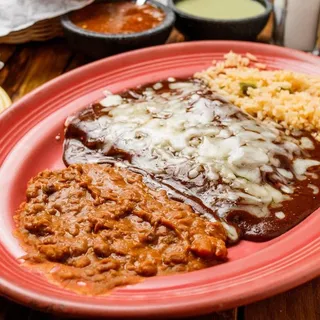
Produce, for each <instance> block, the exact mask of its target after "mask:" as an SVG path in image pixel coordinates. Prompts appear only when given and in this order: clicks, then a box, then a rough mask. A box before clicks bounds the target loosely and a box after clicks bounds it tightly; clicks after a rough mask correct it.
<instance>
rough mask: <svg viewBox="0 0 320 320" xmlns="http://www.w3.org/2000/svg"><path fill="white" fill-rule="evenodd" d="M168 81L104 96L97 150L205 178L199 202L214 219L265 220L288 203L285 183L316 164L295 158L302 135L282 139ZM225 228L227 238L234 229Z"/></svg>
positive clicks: (305, 144) (153, 168) (305, 142)
mask: <svg viewBox="0 0 320 320" xmlns="http://www.w3.org/2000/svg"><path fill="white" fill-rule="evenodd" d="M171 81H172V82H171V83H170V84H169V87H170V88H171V89H172V91H171V92H169V93H168V92H165V93H161V90H160V89H161V88H162V84H161V83H160V84H159V83H157V84H155V85H154V86H153V88H152V87H150V88H147V89H146V90H145V91H144V92H143V94H142V95H141V97H140V98H138V99H124V98H121V97H120V96H118V95H108V96H107V97H106V98H104V99H103V100H102V101H101V104H102V105H103V106H106V107H110V106H116V107H115V108H112V109H111V110H109V109H108V110H107V113H106V115H105V116H104V117H101V118H100V119H99V124H100V126H101V127H103V128H104V137H107V139H108V140H106V141H105V146H104V152H106V153H107V152H108V150H109V149H110V148H111V146H116V148H118V149H122V150H125V151H126V152H128V153H131V154H133V155H135V156H134V157H133V160H132V161H133V164H134V165H135V166H138V167H140V168H143V169H144V170H146V171H148V172H151V173H153V174H155V175H157V174H166V175H168V174H170V175H171V176H172V177H173V178H176V179H177V180H179V179H180V180H183V179H184V178H186V179H187V180H190V181H193V183H194V185H195V186H197V183H198V180H199V179H200V177H205V178H206V179H207V180H208V181H209V182H210V181H211V182H210V183H211V184H210V188H208V189H207V190H206V191H205V192H204V194H203V197H202V200H203V203H204V204H205V205H207V206H209V207H211V208H214V209H215V210H216V211H217V212H218V215H219V216H220V217H222V218H223V217H224V216H225V215H226V213H228V212H230V211H231V210H245V211H247V212H249V213H250V214H252V215H254V216H256V217H265V216H267V215H269V214H270V213H269V210H268V207H269V206H270V205H271V204H272V205H276V204H277V203H281V202H282V201H284V200H288V199H290V194H292V193H293V192H294V189H293V188H292V187H289V186H288V182H289V181H290V180H292V179H293V178H294V177H295V176H299V177H300V179H301V180H302V178H303V176H304V175H305V174H306V172H307V170H308V168H309V167H311V166H316V165H320V162H318V161H315V160H310V159H304V158H303V157H302V152H301V148H305V149H312V148H313V145H312V141H311V140H309V139H308V138H300V140H299V137H297V138H293V137H286V136H285V135H284V134H283V133H282V132H281V131H280V130H279V129H278V128H277V126H276V125H274V124H272V123H270V122H269V123H267V124H265V123H261V122H258V121H257V120H256V119H254V118H252V117H250V116H248V115H247V114H244V113H243V112H241V111H239V109H238V108H237V107H235V106H233V105H232V104H229V103H226V102H225V101H224V100H223V99H222V98H221V97H218V96H214V95H213V96H212V98H211V99H208V98H207V97H206V96H203V95H202V91H203V87H202V86H201V85H200V84H197V83H194V82H174V79H171ZM300 145H301V146H300ZM281 157H285V158H286V159H288V161H291V162H292V161H293V171H290V170H288V169H287V168H286V169H285V168H284V167H283V164H282V162H281V161H282V160H281ZM184 171H187V174H184V173H183V172H184ZM265 174H269V175H270V176H271V177H274V178H276V179H278V181H280V182H279V183H280V184H281V187H280V188H277V189H276V188H275V187H273V185H272V184H269V183H266V182H265V180H264V178H263V177H264V175H265ZM185 190H186V192H188V188H185ZM277 216H278V218H279V219H282V215H281V214H278V215H277ZM225 224H226V223H225ZM225 227H226V230H227V231H228V233H229V237H230V238H232V239H233V240H234V239H235V237H236V233H237V232H236V230H235V229H234V228H233V227H232V226H229V225H228V227H227V226H226V225H225Z"/></svg>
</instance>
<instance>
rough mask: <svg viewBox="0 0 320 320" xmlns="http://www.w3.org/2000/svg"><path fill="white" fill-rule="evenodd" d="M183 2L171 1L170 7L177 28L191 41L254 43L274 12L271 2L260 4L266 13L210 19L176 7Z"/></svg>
mask: <svg viewBox="0 0 320 320" xmlns="http://www.w3.org/2000/svg"><path fill="white" fill-rule="evenodd" d="M179 1H181V0H169V6H170V7H171V8H172V10H173V11H174V12H175V14H176V28H177V29H178V30H179V31H180V32H182V33H183V34H184V35H185V36H186V37H187V38H188V39H189V40H213V39H224V40H247V41H253V40H255V39H256V37H257V36H258V34H259V33H260V32H261V31H262V29H263V28H264V27H265V25H266V24H267V22H268V19H269V17H270V14H271V11H272V4H271V2H270V1H269V0H254V1H257V2H260V3H261V4H262V5H263V6H264V7H265V11H264V12H263V13H261V14H259V15H256V16H253V17H249V18H243V19H209V18H201V17H199V16H195V15H192V14H188V13H185V12H183V11H181V10H180V9H178V8H177V7H176V4H177V3H178V2H179Z"/></svg>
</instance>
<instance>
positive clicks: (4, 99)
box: [0, 87, 12, 112]
mask: <svg viewBox="0 0 320 320" xmlns="http://www.w3.org/2000/svg"><path fill="white" fill-rule="evenodd" d="M11 104H12V101H11V99H10V98H9V96H8V95H7V93H6V92H5V91H4V90H3V89H2V88H1V87H0V112H2V111H3V110H4V109H6V108H8V107H9V106H10V105H11Z"/></svg>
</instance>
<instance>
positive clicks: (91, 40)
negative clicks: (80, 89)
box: [61, 0, 175, 59]
mask: <svg viewBox="0 0 320 320" xmlns="http://www.w3.org/2000/svg"><path fill="white" fill-rule="evenodd" d="M117 1H119V0H100V1H96V2H117ZM147 3H149V4H151V5H153V6H155V7H157V8H159V9H162V10H163V11H164V13H165V18H164V20H163V21H162V22H161V23H160V24H159V25H158V26H157V27H155V28H152V29H149V30H146V31H143V32H136V33H130V34H121V33H119V34H113V33H99V32H94V31H90V30H87V29H83V28H81V27H78V26H77V25H75V24H74V23H73V22H72V21H71V19H70V14H65V15H63V16H62V17H61V24H62V27H63V30H64V34H65V37H66V38H67V41H68V43H69V45H70V47H71V48H72V49H73V50H75V51H77V52H81V53H84V54H85V55H87V56H90V57H92V58H94V59H99V58H103V57H106V56H110V55H113V54H117V53H120V52H125V51H129V50H134V49H139V48H143V47H149V46H154V45H159V44H163V43H165V42H166V40H167V39H168V37H169V35H170V32H171V30H172V28H173V25H174V22H175V15H174V13H173V11H172V10H171V9H170V8H169V7H167V6H165V5H163V4H161V3H159V2H156V1H153V0H147Z"/></svg>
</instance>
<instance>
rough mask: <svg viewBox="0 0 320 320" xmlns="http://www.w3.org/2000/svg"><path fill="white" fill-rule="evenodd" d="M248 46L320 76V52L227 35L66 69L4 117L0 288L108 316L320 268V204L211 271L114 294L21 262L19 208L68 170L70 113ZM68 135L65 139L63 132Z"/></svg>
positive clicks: (220, 300) (189, 308) (236, 291)
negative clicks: (29, 192) (41, 181)
mask: <svg viewBox="0 0 320 320" xmlns="http://www.w3.org/2000/svg"><path fill="white" fill-rule="evenodd" d="M229 50H233V51H234V52H237V53H246V52H250V53H252V54H254V55H256V56H257V57H258V58H259V60H260V62H262V63H266V64H267V65H268V66H269V67H271V68H283V69H291V70H294V71H298V72H304V73H312V74H320V59H319V58H316V57H314V56H311V55H309V54H305V53H301V52H298V51H294V50H289V49H284V48H280V47H275V46H270V45H265V44H256V43H246V42H229V41H206V42H192V43H181V44H174V45H164V46H158V47H152V48H148V49H143V50H138V51H132V52H129V53H125V54H121V55H118V56H114V57H111V58H107V59H104V60H100V61H97V62H94V63H92V64H89V65H86V66H84V67H81V68H79V69H77V70H74V71H72V72H69V73H68V74H66V75H63V76H60V77H58V78H56V79H55V80H53V81H50V82H48V83H47V84H45V85H44V86H42V87H40V88H39V89H37V90H35V91H33V92H32V93H30V94H28V95H27V96H26V97H24V98H22V99H21V100H20V101H18V103H16V104H15V105H14V106H12V107H11V108H9V109H8V110H7V111H5V112H4V113H3V114H2V115H1V116H0V165H1V169H0V190H1V192H0V226H1V233H0V291H1V293H2V294H3V295H5V296H7V297H9V298H11V299H13V300H15V301H18V302H20V303H23V304H26V305H29V306H31V307H35V308H41V309H45V310H47V311H52V312H57V313H69V314H74V315H81V316H100V317H128V318H132V317H139V318H141V317H146V316H148V317H150V316H152V317H167V316H186V315H187V316H191V315H195V314H202V313H209V312H213V311H217V310H222V309H227V308H231V307H235V306H238V305H242V304H247V303H250V302H253V301H255V300H259V299H263V298H266V297H268V296H271V295H274V294H276V293H279V292H282V291H285V290H288V289H290V288H292V287H294V286H297V285H299V284H301V283H303V282H305V281H308V280H310V279H312V278H314V277H316V276H318V275H319V274H320V268H319V265H320V229H319V228H318V227H317V226H319V225H320V210H317V211H316V212H314V213H313V214H312V215H310V216H309V217H308V218H307V219H305V220H304V221H303V222H302V223H300V224H299V225H298V226H297V227H295V228H293V229H292V230H290V231H289V232H287V233H286V234H284V235H283V236H281V237H278V238H276V239H274V240H272V241H269V242H265V243H253V242H246V241H241V242H240V243H239V244H238V245H236V246H234V247H232V248H230V250H229V261H228V262H226V263H225V264H222V265H219V266H215V267H212V268H209V269H205V270H201V271H196V272H192V273H189V274H181V275H176V276H167V277H155V278H149V279H147V280H146V281H144V282H143V283H140V284H138V285H134V286H127V287H123V288H117V289H115V290H113V291H112V293H111V294H109V295H106V296H98V297H92V296H81V295H77V294H75V293H73V292H70V291H67V290H65V289H63V288H60V287H57V286H54V285H52V284H50V283H49V282H48V281H47V280H46V279H45V278H44V277H43V276H41V275H40V274H37V273H34V272H31V271H29V270H27V269H26V268H24V267H21V265H20V263H19V260H18V258H19V257H20V256H21V255H22V254H23V251H22V249H21V248H20V247H19V244H18V242H17V240H16V239H15V238H14V236H13V235H12V232H13V230H14V223H13V219H12V217H13V214H14V212H15V210H16V209H17V207H18V205H19V203H20V202H21V201H23V200H24V194H25V189H26V184H27V181H28V180H29V179H30V178H31V177H32V176H34V175H35V174H37V173H38V172H39V171H41V170H43V169H45V168H50V169H53V168H62V167H63V163H62V160H61V159H62V140H63V124H64V121H65V119H66V117H67V116H68V115H70V114H71V113H73V112H75V111H77V110H80V109H82V108H84V107H85V106H87V105H88V104H89V103H90V102H92V101H94V100H97V99H99V98H102V97H103V94H102V91H103V90H105V89H108V90H111V91H112V92H117V91H121V90H125V89H127V88H130V87H135V86H137V85H139V84H146V83H150V82H154V81H158V80H161V79H165V78H168V77H170V76H171V77H179V78H184V77H188V76H191V75H192V74H193V73H194V72H196V71H199V70H202V69H204V68H207V67H208V66H209V65H210V64H211V61H212V60H213V59H222V57H223V55H224V54H225V53H227V52H228V51H229ZM59 134H60V135H61V139H60V141H57V139H55V137H56V136H57V135H59Z"/></svg>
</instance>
